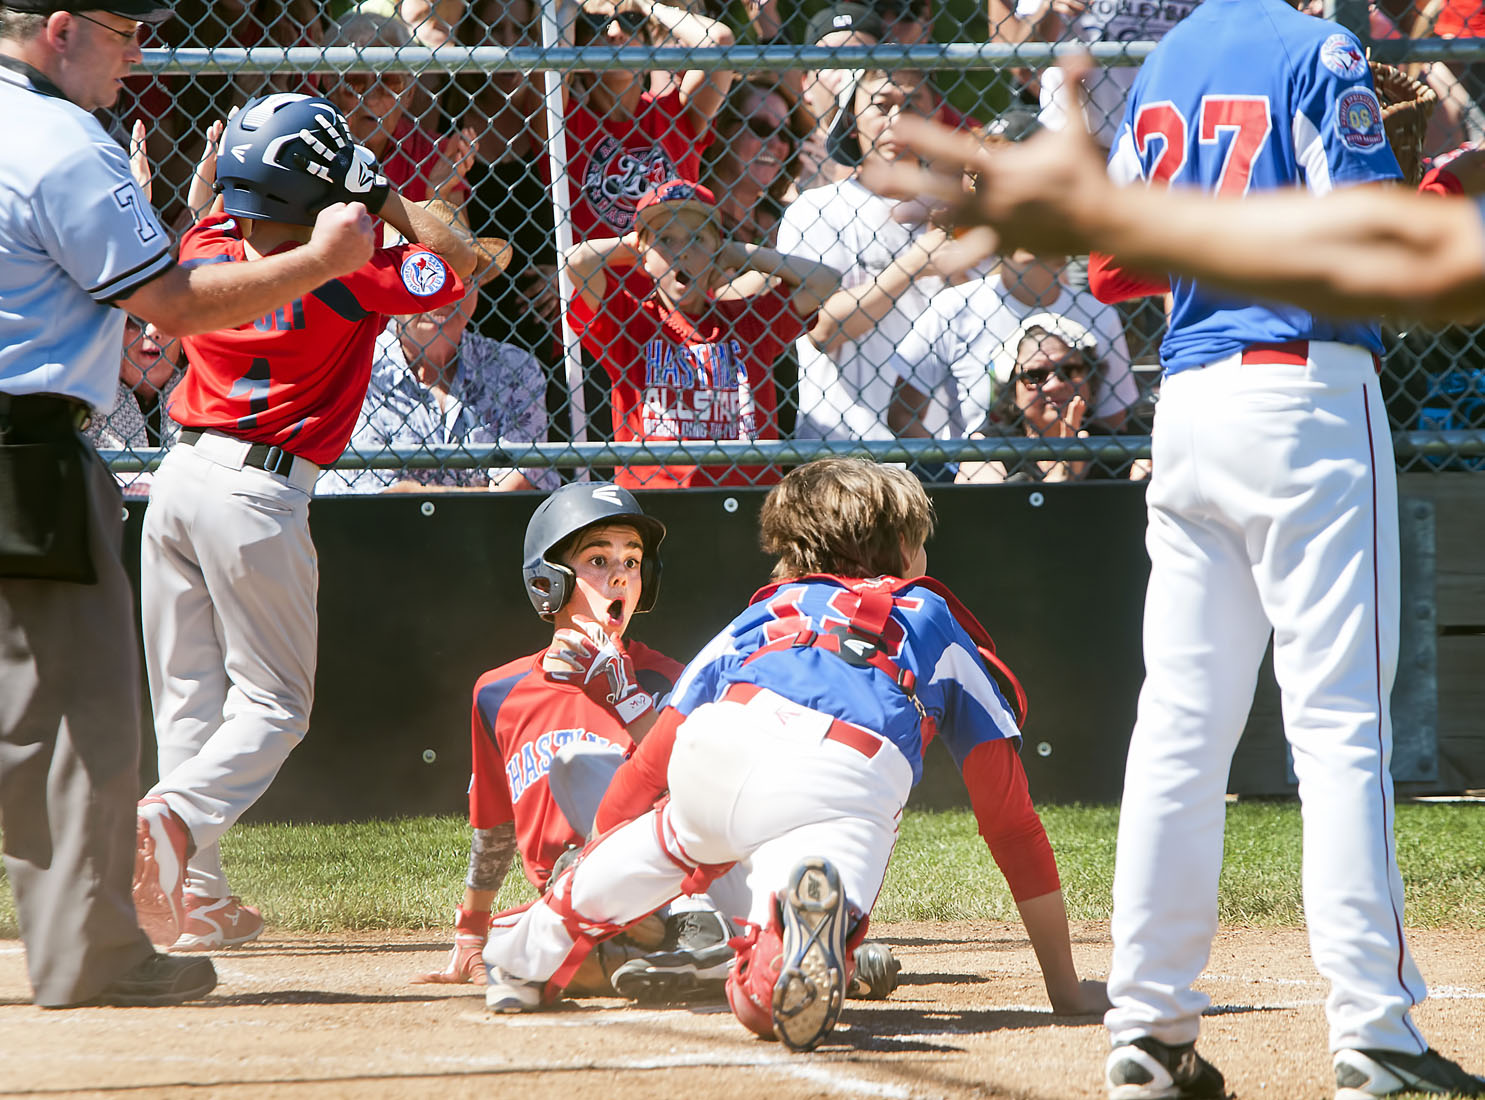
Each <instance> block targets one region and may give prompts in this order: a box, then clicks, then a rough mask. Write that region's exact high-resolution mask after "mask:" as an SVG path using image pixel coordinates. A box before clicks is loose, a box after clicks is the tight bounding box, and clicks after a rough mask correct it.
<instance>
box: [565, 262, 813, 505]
mask: <svg viewBox="0 0 1485 1100" xmlns="http://www.w3.org/2000/svg"><path fill="white" fill-rule="evenodd" d="M638 285H639V284H637V282H636V281H635V280H634V279H633V278H629V279H610V280H609V286H608V289H607V291H606V293H605V296H604V299H603V301H602V302H601V303H600V304H599V308H598V309H597V311H596V312H595V311H594V310H593V309H591V308H590V307H589V306H587V305H586V304H585V303H584V302H583V300H582V296H581V295H579V296H577V297H575V298H574V299H573V303H572V314H571V317H572V323H573V327H574V328H576V329H577V331H578V334H579V336H580V337H581V338H582V342H583V346H584V347H585V348H587V349H588V351H589V352H590V353H591V354H592V355H593V356H594V358H596V359H598V360H599V361H600V362H601V363H602V364H603V367H604V369H605V370H606V371H608V376H609V379H610V381H611V382H612V383H613V394H612V401H613V410H614V438H615V439H616V440H619V441H622V442H630V441H648V440H671V439H678V440H730V439H737V440H752V439H777V438H778V437H779V423H778V393H777V391H776V390H775V388H774V383H773V364H774V360H776V359H777V358H778V357H779V356H780V355H781V354H782V353H783V351H784V350H785V349H786V348H787V347H788V346H789V345H790V344H792V343H793V342H794V341H795V340H797V339H798V338H799V337H800V336H801V335H803V333H804V332H805V330H806V328H808V325H809V322H808V321H807V319H806V318H803V317H801V316H800V315H799V314H798V313H796V312H795V311H794V307H793V306H792V305H790V302H789V297H790V296H789V293H788V290H787V288H785V287H784V286H782V285H776V286H774V287H772V288H770V289H769V290H766V291H764V292H763V293H762V294H757V295H754V296H753V297H751V298H741V299H712V300H711V301H709V302H708V303H707V307H706V310H705V312H704V313H702V314H700V315H699V316H694V317H693V316H690V315H687V314H683V313H679V312H677V311H675V310H672V309H669V308H668V307H666V306H664V305H662V304H661V303H660V302H659V301H658V300H657V299H656V298H655V296H654V295H652V294H649V295H645V296H644V297H636V295H635V290H636V287H637V286H638ZM614 480H615V481H616V482H618V483H619V484H620V485H624V486H627V487H629V488H635V489H668V488H673V487H676V486H693V485H756V484H759V483H760V482H761V481H769V480H773V481H776V480H778V478H777V474H772V475H770V474H768V473H767V472H766V471H764V470H763V469H762V468H760V467H731V466H630V467H627V468H621V469H619V470H618V471H616V473H615V475H614Z"/></svg>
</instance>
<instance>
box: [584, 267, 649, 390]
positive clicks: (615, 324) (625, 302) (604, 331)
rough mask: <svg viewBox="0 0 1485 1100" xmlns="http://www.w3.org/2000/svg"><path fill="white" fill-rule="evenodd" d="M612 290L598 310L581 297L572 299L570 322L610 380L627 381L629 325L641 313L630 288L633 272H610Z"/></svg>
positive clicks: (608, 273)
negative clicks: (630, 276)
mask: <svg viewBox="0 0 1485 1100" xmlns="http://www.w3.org/2000/svg"><path fill="white" fill-rule="evenodd" d="M604 274H605V275H606V276H607V278H608V286H607V287H606V288H605V292H604V295H603V298H602V300H601V301H600V302H599V303H598V308H597V309H594V308H592V307H591V306H589V305H588V303H587V302H585V301H583V296H582V295H581V294H574V295H573V296H572V308H571V309H570V310H568V313H567V316H568V320H569V321H570V322H571V324H572V330H573V332H575V333H576V334H577V337H578V340H580V341H581V342H582V345H583V347H584V348H586V349H587V350H588V354H590V355H591V356H593V358H594V359H597V360H598V361H599V362H600V363H602V364H603V369H604V370H606V371H607V372H608V374H609V377H610V378H613V379H615V380H617V379H620V378H622V377H624V367H625V364H626V363H627V361H628V359H629V351H628V349H627V348H626V347H624V346H623V344H624V343H625V337H627V336H628V335H629V333H628V330H627V329H626V327H625V323H626V322H627V321H628V320H629V319H630V318H631V317H632V316H633V315H634V314H635V313H637V312H638V311H639V299H638V298H636V297H635V296H634V294H632V293H631V292H630V289H629V286H628V284H627V281H626V280H627V279H628V277H629V274H630V273H629V272H627V271H624V272H617V271H606V272H605V273H604Z"/></svg>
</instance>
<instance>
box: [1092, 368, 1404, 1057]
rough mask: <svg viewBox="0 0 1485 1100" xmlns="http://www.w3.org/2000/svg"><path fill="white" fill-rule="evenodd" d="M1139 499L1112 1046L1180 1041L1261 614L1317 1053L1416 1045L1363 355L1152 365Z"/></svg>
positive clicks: (1206, 924) (1389, 631)
mask: <svg viewBox="0 0 1485 1100" xmlns="http://www.w3.org/2000/svg"><path fill="white" fill-rule="evenodd" d="M1153 448H1154V449H1153V456H1154V476H1153V479H1152V481H1151V483H1150V487H1149V493H1148V497H1147V507H1148V511H1149V528H1148V532H1147V535H1146V543H1147V546H1148V549H1149V553H1150V587H1149V591H1148V593H1147V595H1146V599H1145V618H1144V647H1145V669H1146V672H1145V683H1144V688H1143V690H1142V691H1141V693H1140V700H1139V712H1138V718H1137V720H1136V722H1135V728H1134V735H1133V738H1132V740H1131V742H1130V746H1129V759H1128V764H1127V767H1126V772H1125V779H1124V797H1123V805H1122V807H1121V810H1120V818H1119V843H1118V855H1117V861H1116V864H1115V871H1114V912H1113V923H1112V932H1113V940H1114V953H1113V960H1112V965H1111V968H1110V974H1109V998H1110V1000H1111V1001H1112V1002H1113V1006H1114V1007H1113V1008H1112V1009H1111V1010H1110V1012H1109V1013H1108V1016H1107V1018H1106V1023H1107V1025H1108V1028H1109V1030H1110V1032H1111V1033H1112V1037H1113V1039H1114V1041H1115V1042H1120V1041H1125V1040H1129V1039H1132V1038H1136V1037H1138V1036H1141V1035H1153V1036H1154V1037H1155V1038H1157V1039H1159V1040H1161V1041H1163V1042H1167V1043H1186V1042H1190V1041H1192V1040H1194V1039H1195V1038H1196V1035H1197V1029H1198V1018H1199V1016H1200V1014H1201V1012H1202V1010H1203V1009H1204V1008H1205V1007H1206V1006H1207V1004H1208V1003H1209V1000H1208V998H1207V997H1206V996H1205V995H1204V994H1201V993H1198V992H1196V991H1194V990H1193V989H1192V988H1191V986H1192V983H1193V982H1194V981H1195V980H1196V977H1197V975H1198V974H1199V973H1200V972H1201V970H1202V968H1203V967H1204V966H1205V965H1206V961H1207V957H1208V954H1209V951H1210V947H1211V940H1212V936H1213V934H1214V933H1215V932H1216V929H1217V879H1218V874H1219V872H1220V870H1221V864H1222V840H1223V818H1224V809H1225V807H1224V801H1223V795H1224V793H1225V791H1226V788H1227V777H1228V770H1229V766H1230V764H1231V759H1232V753H1233V750H1234V748H1235V747H1236V745H1237V741H1238V737H1239V735H1240V734H1241V733H1242V730H1243V726H1244V724H1245V721H1246V719H1247V715H1248V711H1249V707H1250V705H1251V702H1252V698H1253V687H1254V683H1255V680H1256V678H1257V673H1258V668H1259V666H1260V664H1261V663H1262V659H1263V653H1264V648H1265V646H1266V644H1267V641H1268V637H1269V633H1270V629H1272V632H1273V635H1274V671H1275V674H1276V676H1277V679H1278V682H1279V688H1280V691H1281V693H1282V701H1283V713H1284V728H1285V733H1286V735H1287V737H1288V740H1289V744H1290V747H1291V749H1292V751H1293V756H1294V769H1295V773H1296V775H1297V776H1298V778H1299V795H1300V800H1301V804H1302V812H1303V821H1304V871H1303V885H1304V903H1305V919H1306V923H1307V925H1308V927H1309V932H1310V948H1311V953H1312V955H1313V957H1314V959H1315V966H1316V968H1317V969H1318V970H1319V971H1320V973H1321V975H1322V976H1323V977H1325V978H1326V979H1328V981H1329V982H1330V997H1329V999H1328V1001H1327V1002H1326V1010H1327V1015H1328V1018H1329V1022H1330V1045H1331V1049H1332V1050H1339V1049H1342V1048H1345V1047H1381V1048H1387V1049H1393V1050H1405V1051H1413V1052H1417V1051H1421V1050H1423V1049H1424V1042H1423V1040H1422V1038H1421V1037H1420V1036H1419V1034H1418V1032H1417V1030H1416V1028H1415V1027H1414V1025H1413V1023H1412V1021H1411V1020H1410V1018H1409V1009H1410V1008H1411V1007H1412V1006H1413V1005H1415V1004H1417V1003H1418V1002H1419V1001H1421V1000H1422V999H1423V997H1424V995H1425V989H1424V984H1423V980H1422V977H1421V976H1420V975H1419V973H1418V970H1417V968H1416V966H1415V965H1414V964H1413V960H1412V958H1411V956H1410V955H1409V953H1408V949H1407V945H1406V944H1405V943H1404V940H1403V933H1402V928H1403V891H1402V881H1401V878H1400V876H1399V874H1398V870H1397V862H1396V859H1395V856H1394V849H1393V842H1392V816H1393V799H1392V780H1391V777H1390V775H1389V774H1388V770H1387V764H1388V759H1389V757H1390V755H1391V747H1392V729H1391V723H1390V720H1389V715H1388V697H1389V695H1390V694H1391V690H1392V678H1393V673H1394V671H1395V668H1396V661H1397V637H1398V614H1399V609H1398V598H1399V597H1398V540H1397V485H1396V475H1395V471H1394V468H1393V457H1392V444H1391V437H1390V435H1389V432H1388V426H1387V415H1386V413H1385V411H1384V410H1383V407H1382V399H1381V391H1380V389H1379V387H1378V385H1377V376H1376V369H1375V367H1374V365H1373V362H1372V358H1371V355H1370V354H1369V353H1368V352H1366V351H1364V350H1362V349H1360V348H1355V347H1349V346H1345V345H1338V344H1325V343H1312V344H1311V345H1310V360H1309V362H1308V363H1307V364H1305V365H1294V366H1281V365H1270V364H1250V365H1243V364H1241V363H1240V362H1239V361H1238V357H1237V356H1233V357H1231V358H1229V359H1223V360H1219V361H1217V362H1215V363H1212V364H1210V365H1208V366H1206V367H1204V368H1201V369H1198V370H1187V371H1182V372H1180V373H1178V374H1175V375H1172V376H1170V377H1168V378H1166V379H1165V381H1164V382H1163V384H1162V388H1161V397H1160V409H1159V412H1158V414H1157V415H1156V419H1155V429H1154V440H1153Z"/></svg>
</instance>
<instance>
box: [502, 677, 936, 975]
mask: <svg viewBox="0 0 1485 1100" xmlns="http://www.w3.org/2000/svg"><path fill="white" fill-rule="evenodd" d="M829 724H830V720H829V718H828V717H826V716H825V715H822V714H819V713H818V712H816V711H812V710H809V709H807V708H805V707H801V706H797V705H795V704H793V703H788V702H786V701H784V700H783V699H781V698H780V697H779V696H777V695H774V694H773V693H772V692H763V693H761V694H760V695H758V696H756V697H755V698H754V699H752V700H751V701H749V702H748V703H746V704H743V703H735V702H721V703H709V704H707V705H705V706H701V707H698V708H697V709H696V710H695V711H693V712H692V713H691V715H690V716H689V717H688V718H687V719H686V721H685V722H684V723H683V724H682V725H681V727H680V729H679V730H678V731H677V733H676V743H675V750H674V752H673V753H672V754H671V758H670V768H669V773H668V778H669V782H670V800H669V802H667V803H666V804H665V805H664V806H663V807H662V808H661V809H660V810H658V811H651V812H650V813H648V814H645V815H644V816H643V817H640V818H637V819H636V820H634V821H631V822H630V823H629V824H627V825H625V826H623V827H622V828H619V829H616V830H614V831H613V832H612V833H610V834H609V835H608V836H606V837H605V838H604V839H603V840H601V841H600V842H599V843H598V844H597V845H595V846H594V847H593V849H592V850H591V851H590V852H588V854H587V855H586V856H584V858H583V860H582V861H581V862H580V863H579V864H578V865H577V868H576V870H575V871H574V872H573V874H572V876H571V877H570V879H566V880H559V882H558V884H557V887H556V889H559V890H562V891H563V898H564V899H565V901H566V902H567V903H568V904H570V906H571V908H572V909H573V910H574V911H575V912H576V914H577V915H578V917H579V918H580V919H581V920H582V921H583V922H584V923H586V924H590V925H625V924H629V923H630V922H632V921H635V920H638V919H639V918H640V917H642V916H644V915H645V914H646V913H650V912H653V911H654V910H655V909H657V908H659V907H660V906H661V905H663V904H664V903H665V902H667V901H670V900H671V899H672V898H674V897H676V896H677V895H679V894H680V893H681V890H682V883H683V881H684V880H685V878H686V876H687V874H688V873H689V870H690V869H691V868H693V867H695V866H696V865H698V864H720V863H730V862H732V861H734V860H747V861H749V869H748V871H747V873H746V880H747V881H746V889H745V890H744V891H742V892H741V893H732V894H731V895H730V896H729V895H728V894H727V893H726V892H725V891H719V890H718V885H720V884H721V882H720V880H719V883H717V884H713V887H712V891H711V893H712V896H713V897H714V899H715V900H716V901H717V903H718V905H719V907H720V908H721V909H722V911H723V912H724V913H725V914H726V915H728V916H729V917H736V916H738V915H741V913H744V912H745V913H746V916H747V919H748V920H750V921H752V922H753V923H755V924H761V925H766V924H767V923H768V922H769V906H770V898H771V895H772V894H774V893H776V892H782V891H783V890H784V889H785V888H786V886H787V884H788V878H789V872H790V871H792V870H793V869H794V867H795V865H796V864H798V863H799V861H800V860H802V859H804V858H805V857H807V856H824V857H825V858H827V859H829V860H830V861H831V863H832V864H834V866H835V869H836V870H837V871H838V872H839V873H840V877H841V884H842V886H843V887H844V888H845V892H846V898H847V900H848V902H850V903H851V904H853V905H855V906H856V908H858V909H859V910H860V911H861V912H862V913H863V914H869V913H870V912H871V909H872V906H873V905H874V904H875V903H876V898H877V893H878V892H879V891H880V890H881V887H882V877H883V875H884V874H885V873H886V870H887V861H888V859H889V858H890V857H891V855H892V848H893V845H894V844H895V843H896V841H897V827H898V823H899V820H900V818H901V816H902V807H903V804H904V803H905V802H906V801H907V796H908V792H909V791H910V790H911V788H912V782H913V778H912V768H911V767H910V766H909V765H908V762H907V760H906V759H905V758H904V757H903V755H902V754H901V753H900V752H899V751H898V750H897V748H896V747H894V746H893V745H891V744H883V745H882V747H881V748H880V749H879V750H878V752H877V753H876V755H875V756H874V757H871V758H868V757H866V756H864V755H862V753H861V752H860V751H859V750H857V749H855V748H852V747H850V746H848V745H844V744H841V743H840V742H837V741H828V740H825V739H824V737H825V732H826V730H827V729H828V727H829ZM719 895H720V896H719ZM741 905H746V907H747V908H746V909H745V910H743V909H740V908H738V906H741ZM576 942H577V935H576V934H575V930H574V928H573V926H572V925H571V924H569V923H567V922H565V921H564V919H563V917H562V915H561V914H560V913H559V912H558V911H557V910H556V909H555V908H553V906H552V904H551V902H550V899H549V898H543V899H542V900H540V901H538V902H536V903H535V904H534V905H532V906H531V907H529V908H528V909H526V910H524V911H523V912H521V913H518V914H514V915H512V916H511V917H508V918H500V917H497V918H496V920H495V923H494V926H493V927H492V928H491V929H490V938H489V940H488V942H487V944H486V946H485V955H484V958H485V962H486V963H487V964H489V965H491V966H498V967H500V968H501V969H502V970H504V971H505V972H506V973H507V974H511V975H514V976H515V977H518V978H526V979H531V980H538V981H545V980H547V979H548V978H550V977H551V976H552V975H553V974H555V973H556V972H557V969H558V968H559V967H560V966H561V965H562V963H563V962H564V961H565V960H566V959H567V958H568V957H569V955H571V954H572V951H573V947H574V944H575V943H576Z"/></svg>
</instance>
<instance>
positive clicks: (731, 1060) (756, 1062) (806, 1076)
mask: <svg viewBox="0 0 1485 1100" xmlns="http://www.w3.org/2000/svg"><path fill="white" fill-rule="evenodd" d="M658 1018H668V1019H671V1020H674V1019H675V1015H674V1013H663V1012H636V1013H629V1014H628V1019H629V1020H630V1021H638V1020H645V1019H658ZM591 1019H592V1018H591V1016H590V1017H589V1020H590V1022H591ZM504 1022H505V1023H506V1024H507V1025H518V1024H519V1023H524V1022H525V1021H517V1020H512V1019H508V1020H506V1021H504ZM822 1057H824V1056H814V1057H813V1059H812V1056H810V1055H785V1054H769V1053H763V1052H759V1053H751V1052H728V1051H693V1052H689V1053H675V1054H660V1055H644V1056H636V1057H633V1058H613V1059H594V1060H591V1061H588V1060H585V1061H581V1062H571V1061H551V1062H538V1063H534V1064H519V1065H515V1064H512V1063H511V1062H509V1061H502V1060H499V1059H494V1058H489V1057H479V1056H468V1057H460V1056H443V1057H437V1058H431V1059H429V1062H431V1063H437V1064H440V1065H451V1066H452V1065H457V1066H462V1067H466V1068H469V1069H498V1070H501V1071H503V1072H505V1073H545V1072H549V1071H551V1070H559V1069H560V1070H571V1069H582V1070H593V1071H595V1072H615V1071H624V1070H629V1071H636V1072H637V1071H649V1070H663V1069H705V1068H718V1069H721V1068H733V1069H758V1070H764V1071H767V1072H771V1073H781V1074H784V1075H785V1076H788V1077H797V1078H800V1079H802V1080H807V1081H809V1082H811V1083H812V1084H815V1085H819V1086H821V1087H822V1088H825V1089H827V1090H829V1091H830V1092H831V1093H834V1094H837V1095H842V1096H875V1097H882V1098H883V1100H911V1097H912V1095H913V1092H912V1090H911V1089H910V1088H908V1087H907V1086H906V1085H897V1084H891V1083H884V1082H880V1081H870V1080H866V1079H865V1078H861V1077H856V1076H854V1075H852V1074H849V1073H842V1072H841V1071H840V1070H839V1069H837V1068H835V1067H834V1066H833V1065H832V1064H831V1063H830V1062H826V1061H823V1060H821V1058H822Z"/></svg>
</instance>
